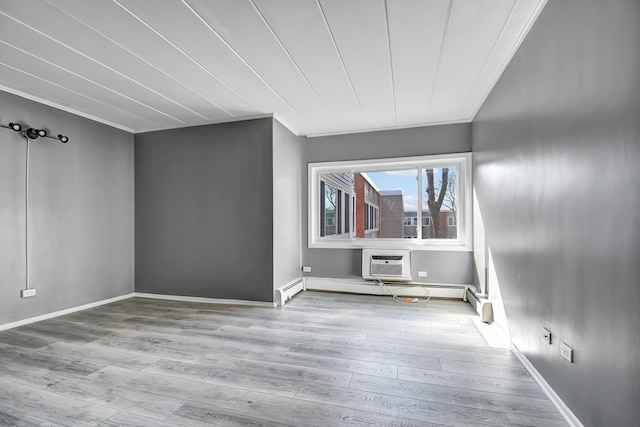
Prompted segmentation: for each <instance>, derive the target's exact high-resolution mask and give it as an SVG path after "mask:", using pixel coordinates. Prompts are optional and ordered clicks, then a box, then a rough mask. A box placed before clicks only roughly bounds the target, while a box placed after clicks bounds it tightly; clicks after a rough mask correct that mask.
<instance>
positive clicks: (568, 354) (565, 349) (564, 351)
mask: <svg viewBox="0 0 640 427" xmlns="http://www.w3.org/2000/svg"><path fill="white" fill-rule="evenodd" d="M560 356H562V358H563V359H567V360H568V361H569V362H571V363H573V349H572V348H571V347H569V346H568V345H566V344H565V343H562V344H560Z"/></svg>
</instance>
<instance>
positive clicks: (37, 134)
mask: <svg viewBox="0 0 640 427" xmlns="http://www.w3.org/2000/svg"><path fill="white" fill-rule="evenodd" d="M0 127H3V128H5V129H11V130H12V131H14V132H20V133H21V134H22V135H24V136H25V137H27V138H29V139H38V138H50V139H57V140H59V141H60V142H62V143H63V144H66V143H67V142H69V137H68V136H64V135H62V134H58V136H51V135H49V134H48V133H47V131H46V130H44V129H35V128H32V127H30V128H27V129H26V130H24V129H23V128H22V125H21V124H20V123H9V125H3V124H2V123H0Z"/></svg>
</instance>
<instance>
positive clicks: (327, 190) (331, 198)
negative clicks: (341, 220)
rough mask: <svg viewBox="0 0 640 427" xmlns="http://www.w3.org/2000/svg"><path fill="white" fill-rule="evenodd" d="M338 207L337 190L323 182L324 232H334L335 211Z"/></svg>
mask: <svg viewBox="0 0 640 427" xmlns="http://www.w3.org/2000/svg"><path fill="white" fill-rule="evenodd" d="M337 208H338V190H336V189H335V188H333V187H332V186H330V185H329V184H327V183H325V184H324V234H325V236H330V235H332V234H336V225H337V224H336V219H337V218H336V212H337Z"/></svg>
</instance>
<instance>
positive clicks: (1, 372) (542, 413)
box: [0, 291, 567, 427]
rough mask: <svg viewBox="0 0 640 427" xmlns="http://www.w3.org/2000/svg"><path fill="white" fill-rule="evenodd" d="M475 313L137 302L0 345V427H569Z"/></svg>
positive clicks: (466, 309)
mask: <svg viewBox="0 0 640 427" xmlns="http://www.w3.org/2000/svg"><path fill="white" fill-rule="evenodd" d="M474 314H475V313H474V311H473V309H472V308H471V306H470V305H469V304H467V303H463V302H461V301H451V300H433V301H430V302H428V303H426V304H398V303H395V302H394V301H393V300H392V299H391V298H388V297H375V296H363V295H348V294H332V293H320V292H309V291H307V292H303V293H300V294H298V295H297V296H296V297H294V298H293V300H291V301H290V302H288V303H287V305H286V306H285V307H278V308H271V307H253V306H240V305H220V304H204V303H190V302H176V301H166V300H152V299H143V298H133V299H127V300H123V301H119V302H115V303H112V304H108V305H104V306H100V307H97V308H94V309H90V310H85V311H81V312H77V313H73V314H69V315H66V316H63V317H58V318H55V319H50V320H46V321H42V322H39V323H34V324H31V325H27V326H23V327H20V328H15V329H11V330H7V331H4V332H0V425H3V426H4V425H10V426H34V425H37V426H58V425H63V426H95V425H99V426H160V427H162V426H194V427H198V426H211V425H223V426H319V427H328V426H433V425H455V426H458V425H460V426H478V425H498V426H509V425H513V426H520V425H532V426H552V427H555V426H566V425H567V424H566V423H565V422H563V421H562V417H561V416H560V414H559V413H558V411H557V410H556V409H555V408H554V406H553V405H552V404H551V402H550V401H549V400H548V399H547V398H546V397H545V395H544V394H543V392H542V391H541V389H540V388H539V386H538V385H537V384H536V383H535V382H534V381H533V379H532V378H531V377H530V376H529V374H528V373H527V371H526V370H525V369H524V368H523V366H522V365H521V363H520V362H519V361H518V359H517V358H516V357H515V356H513V355H512V354H511V353H510V352H509V350H507V349H500V348H492V347H489V346H488V345H487V344H486V342H485V341H484V340H483V338H482V336H481V335H480V333H479V332H478V330H477V329H476V327H475V326H474V324H473V322H472V320H471V319H472V317H473V316H474Z"/></svg>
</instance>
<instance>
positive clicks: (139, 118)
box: [0, 42, 158, 126]
mask: <svg viewBox="0 0 640 427" xmlns="http://www.w3.org/2000/svg"><path fill="white" fill-rule="evenodd" d="M2 43H4V42H2ZM5 44H6V43H5ZM0 65H3V66H5V67H7V68H11V69H12V70H15V71H17V72H19V73H23V74H25V75H27V76H29V77H31V78H34V79H37V80H40V81H42V82H45V83H47V84H50V85H52V86H56V87H59V88H60V89H63V90H65V91H68V92H71V93H73V94H74V95H78V96H80V97H82V98H86V99H90V100H91V101H93V102H96V103H99V104H102V105H104V106H106V107H108V108H112V109H114V110H118V111H120V112H122V113H124V114H127V115H129V116H131V117H135V118H136V119H138V120H144V121H146V122H149V123H152V124H158V123H156V122H153V121H151V120H149V119H145V118H144V117H140V116H138V115H136V114H133V113H132V112H130V111H127V110H123V109H122V108H119V107H116V106H114V105H111V104H108V103H106V102H104V101H101V100H99V99H96V98H93V97H91V96H88V95H86V94H84V93H81V92H78V91H76V90H73V89H71V88H68V87H66V86H62V85H60V84H58V83H55V82H52V81H51V80H47V79H44V78H42V77H39V76H36V75H35V74H31V73H29V72H28V71H25V70H22V69H19V68H16V67H14V66H12V65H9V64H5V63H4V62H1V61H0ZM42 96H44V95H42ZM81 115H85V116H86V114H81ZM92 117H93V116H92ZM93 120H97V121H102V120H98V119H96V118H95V117H93ZM106 124H110V125H112V126H113V124H112V123H106Z"/></svg>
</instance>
